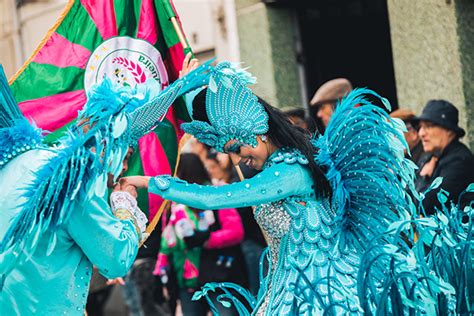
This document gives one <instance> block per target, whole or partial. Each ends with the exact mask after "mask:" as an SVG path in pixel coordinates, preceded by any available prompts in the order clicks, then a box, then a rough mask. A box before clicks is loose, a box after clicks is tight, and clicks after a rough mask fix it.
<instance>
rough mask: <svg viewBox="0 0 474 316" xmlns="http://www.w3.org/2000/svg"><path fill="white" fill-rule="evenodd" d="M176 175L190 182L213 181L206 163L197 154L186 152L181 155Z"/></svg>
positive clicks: (202, 182) (203, 182)
mask: <svg viewBox="0 0 474 316" xmlns="http://www.w3.org/2000/svg"><path fill="white" fill-rule="evenodd" d="M176 175H177V176H178V178H180V179H183V180H185V181H187V182H189V183H196V184H209V183H211V178H210V177H209V174H208V173H207V170H206V168H205V167H204V164H203V163H202V161H201V159H199V156H198V155H196V154H191V153H185V154H181V155H180V156H179V165H178V170H177V172H176Z"/></svg>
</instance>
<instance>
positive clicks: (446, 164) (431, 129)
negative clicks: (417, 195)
mask: <svg viewBox="0 0 474 316" xmlns="http://www.w3.org/2000/svg"><path fill="white" fill-rule="evenodd" d="M458 116H459V113H458V110H457V108H456V107H455V106H454V105H452V104H451V103H450V102H448V101H445V100H431V101H429V102H428V103H427V104H426V106H425V108H424V109H423V111H422V114H421V116H420V117H418V119H417V120H418V121H419V124H420V126H419V131H418V133H419V136H420V138H421V142H422V144H423V149H424V151H425V152H427V153H430V155H429V156H427V158H426V159H425V161H424V163H423V162H422V163H421V166H422V167H421V168H420V173H419V177H418V179H417V180H416V183H415V186H416V190H417V191H418V192H424V191H425V190H426V189H428V188H429V186H430V185H431V184H432V182H433V181H434V180H435V179H436V178H437V177H442V178H443V182H442V184H441V186H440V187H439V188H438V189H436V190H433V191H431V192H429V193H428V194H427V195H426V197H425V199H424V201H423V206H424V208H425V211H426V213H427V214H433V213H434V212H435V210H436V208H440V204H439V201H438V197H437V194H438V192H439V191H440V189H443V190H446V191H447V192H449V199H451V200H452V201H453V202H455V203H457V201H458V197H459V194H460V193H461V192H463V191H464V190H465V189H466V188H467V186H468V185H469V184H470V183H473V182H474V156H473V155H472V153H471V151H470V150H469V149H468V148H467V147H466V145H464V144H463V143H461V142H460V141H459V139H460V138H461V137H463V136H464V135H465V131H464V130H463V129H462V128H461V127H459V126H458V121H459V119H458ZM472 199H473V196H472V194H471V193H469V194H465V195H463V201H464V202H466V203H469V201H472Z"/></svg>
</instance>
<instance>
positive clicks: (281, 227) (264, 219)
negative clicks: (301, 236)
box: [255, 200, 291, 268]
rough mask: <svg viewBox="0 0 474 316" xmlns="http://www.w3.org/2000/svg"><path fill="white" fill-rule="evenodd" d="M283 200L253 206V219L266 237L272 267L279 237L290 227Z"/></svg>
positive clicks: (275, 259) (276, 259) (276, 256)
mask: <svg viewBox="0 0 474 316" xmlns="http://www.w3.org/2000/svg"><path fill="white" fill-rule="evenodd" d="M283 204H284V201H283V200H280V201H276V202H272V203H268V204H262V205H259V206H257V207H256V208H255V220H256V221H257V223H258V224H259V225H260V227H261V228H262V230H263V231H264V233H265V235H266V236H267V238H268V241H267V242H268V246H269V247H270V253H271V258H272V267H273V268H275V266H276V264H277V262H278V252H279V249H278V248H279V247H280V243H281V239H282V238H283V236H284V235H285V234H286V233H287V232H288V230H289V229H290V221H291V217H290V215H288V213H287V212H286V211H285V208H284V206H283Z"/></svg>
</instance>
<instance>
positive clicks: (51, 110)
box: [18, 90, 86, 132]
mask: <svg viewBox="0 0 474 316" xmlns="http://www.w3.org/2000/svg"><path fill="white" fill-rule="evenodd" d="M85 103H86V94H85V92H84V90H77V91H71V92H65V93H60V94H56V95H53V96H49V97H44V98H40V99H35V100H28V101H24V102H20V103H19V104H18V106H19V107H20V109H21V111H22V112H23V114H24V115H25V117H26V118H27V119H30V118H31V119H33V120H34V121H35V122H36V124H37V125H38V127H40V128H42V129H44V130H47V131H49V132H54V131H55V130H57V129H58V128H61V127H63V126H64V125H66V124H68V123H70V122H71V121H72V120H74V119H75V118H77V112H78V111H79V110H80V109H82V107H83V106H84V104H85Z"/></svg>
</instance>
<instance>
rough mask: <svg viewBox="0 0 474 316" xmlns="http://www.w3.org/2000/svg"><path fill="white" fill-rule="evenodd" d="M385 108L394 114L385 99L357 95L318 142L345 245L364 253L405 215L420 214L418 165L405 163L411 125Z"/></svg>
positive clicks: (357, 92)
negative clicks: (415, 185) (416, 195)
mask: <svg viewBox="0 0 474 316" xmlns="http://www.w3.org/2000/svg"><path fill="white" fill-rule="evenodd" d="M375 102H378V103H381V106H378V105H376V104H375ZM382 107H386V109H387V110H390V104H389V103H388V101H387V100H386V99H385V98H382V97H381V96H379V95H378V94H377V93H375V92H373V91H371V90H368V89H355V90H354V91H352V92H351V93H350V94H349V95H347V96H346V97H345V98H344V99H343V100H342V101H341V102H340V104H338V105H337V107H336V110H335V111H334V114H333V116H332V117H331V120H330V121H329V125H328V127H327V129H326V131H325V134H324V135H322V136H320V137H319V138H318V139H317V140H316V141H315V146H316V147H317V148H319V152H318V154H317V156H316V161H317V163H318V164H319V165H322V166H324V167H326V169H327V172H326V177H327V179H328V181H329V183H330V185H331V187H332V189H333V195H332V207H333V208H334V209H335V211H336V213H337V218H336V221H337V220H340V221H341V223H344V225H341V226H343V227H344V230H343V233H342V234H341V244H340V245H341V246H343V247H344V246H345V245H346V243H347V242H350V243H353V244H355V246H356V247H357V248H360V249H361V251H362V250H364V249H366V248H365V247H367V245H368V244H369V243H370V241H371V240H372V239H373V238H374V237H375V236H378V235H380V233H381V232H383V231H385V230H386V228H387V227H388V225H389V224H390V223H392V222H394V221H396V220H397V219H398V218H399V216H400V215H403V214H407V212H410V213H414V212H415V210H414V205H413V203H412V201H411V198H410V197H409V196H408V194H407V189H408V190H410V189H413V177H414V168H415V165H414V164H413V163H412V162H411V161H409V160H408V159H405V158H404V149H405V148H407V144H406V142H405V139H404V137H403V130H404V129H405V125H404V124H403V122H402V121H400V120H397V119H391V118H390V117H389V115H388V113H387V112H386V111H385V109H384V108H382ZM413 191H414V190H413Z"/></svg>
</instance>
